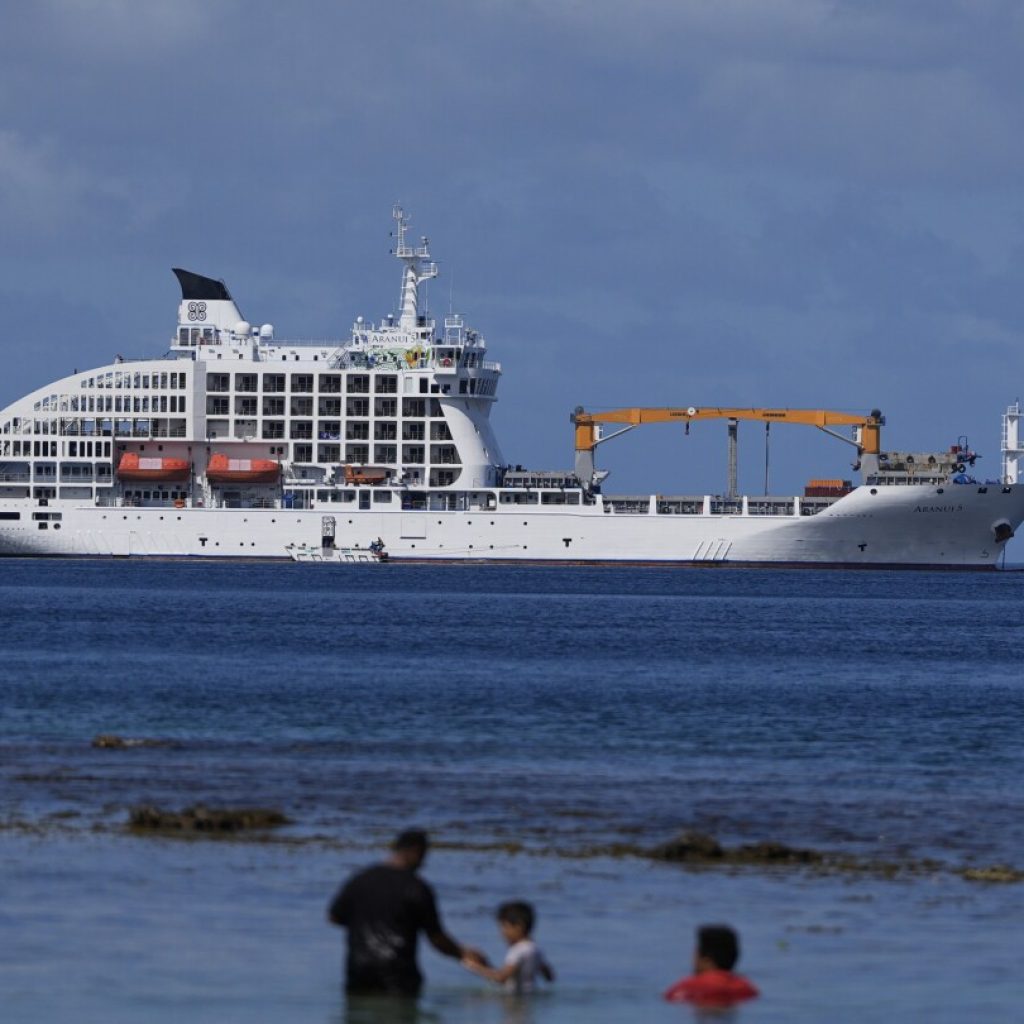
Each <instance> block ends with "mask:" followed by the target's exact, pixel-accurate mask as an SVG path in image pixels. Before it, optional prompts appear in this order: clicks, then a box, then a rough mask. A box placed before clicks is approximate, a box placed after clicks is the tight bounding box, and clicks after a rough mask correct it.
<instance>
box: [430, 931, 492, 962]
mask: <svg viewBox="0 0 1024 1024" xmlns="http://www.w3.org/2000/svg"><path fill="white" fill-rule="evenodd" d="M427 938H428V939H429V940H430V944H431V945H432V946H433V947H434V949H436V950H437V951H438V953H442V954H443V955H444V956H450V957H453V958H454V959H455V960H467V961H471V962H472V963H475V964H484V965H486V963H487V957H485V956H484V955H483V953H481V952H480V950H478V949H473V947H472V946H460V945H459V943H457V942H456V941H455V940H454V939H453V938H452V937H451V936H450V935H449V934H448V933H447V932H446V931H445V930H444V929H443V928H441V927H438V928H437V929H436V930H434V931H428V932H427Z"/></svg>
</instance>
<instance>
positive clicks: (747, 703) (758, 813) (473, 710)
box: [0, 560, 1024, 1024]
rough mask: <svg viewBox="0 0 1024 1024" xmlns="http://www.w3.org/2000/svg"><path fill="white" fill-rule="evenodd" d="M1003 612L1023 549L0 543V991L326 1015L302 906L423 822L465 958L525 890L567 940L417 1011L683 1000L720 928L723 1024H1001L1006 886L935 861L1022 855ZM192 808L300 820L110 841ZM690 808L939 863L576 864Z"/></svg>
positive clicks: (541, 1011)
mask: <svg viewBox="0 0 1024 1024" xmlns="http://www.w3.org/2000/svg"><path fill="white" fill-rule="evenodd" d="M1022 612H1024V574H1018V573H1005V574H978V575H974V574H941V573H882V572H879V573H873V572H872V573H839V572H829V573H819V572H809V571H808V572H757V571H717V570H711V571H699V570H698V571H685V570H683V571H681V570H653V569H644V570H638V569H628V570H615V569H603V568H602V569H564V568H558V569H543V568H536V567H530V568H522V569H517V568H506V567H501V568H498V567H414V566H397V565H396V566H350V567H333V566H315V565H313V566H303V565H295V566H293V565H268V564H259V563H255V564H240V565H226V566H218V565H195V564H191V563H165V562H151V563H143V564H136V563H127V562H125V563H121V562H118V563H114V562H110V563H102V562H73V561H70V562H45V561H31V560H24V561H21V560H5V561H4V562H2V563H0V650H2V652H3V653H2V660H0V821H2V822H6V824H7V828H6V829H5V830H4V831H2V832H0V871H2V875H0V877H3V878H4V880H5V883H6V884H5V885H4V890H5V900H4V901H3V907H2V909H0V981H2V983H3V987H4V990H5V992H9V993H14V994H13V995H12V996H11V997H10V998H9V999H8V1001H7V1007H8V1010H9V1011H10V1012H13V1013H14V1016H13V1017H12V1016H8V1015H7V1013H6V1012H5V1019H9V1020H19V1021H20V1020H25V1021H30V1020H52V1021H63V1020H72V1019H74V1020H76V1021H81V1020H110V1021H112V1020H126V1021H127V1020H139V1019H147V1020H157V1021H171V1020H181V1019H185V1018H188V1019H190V1020H207V1019H208V1020H218V1021H225V1020H236V1019H237V1020H242V1019H245V1020H246V1021H247V1022H253V1021H277V1020H280V1021H286V1020H288V1021H291V1020H313V1021H318V1022H320V1021H323V1022H333V1024H340V1022H341V1021H344V1020H345V1019H346V1013H347V1011H346V1009H345V1007H344V1005H343V1002H342V1000H341V997H340V995H339V993H338V985H337V982H338V960H339V956H340V948H341V946H340V936H339V935H338V934H335V933H332V931H331V930H329V929H328V928H327V926H326V925H324V924H323V923H322V915H323V907H324V904H325V903H326V900H327V898H328V897H329V895H330V893H331V891H332V889H333V888H334V886H336V884H337V883H338V881H339V880H340V878H341V877H342V876H343V875H344V873H345V872H346V871H347V870H350V869H351V868H353V867H355V866H358V865H360V864H362V863H365V862H367V861H368V860H371V859H373V857H374V856H376V853H375V848H376V847H377V846H379V844H380V843H381V842H382V841H385V840H386V839H387V838H388V837H389V836H390V835H391V833H392V832H393V831H394V830H395V829H396V828H398V827H400V826H403V825H406V824H409V823H418V824H422V825H424V826H426V827H428V828H429V829H430V830H431V831H432V833H433V834H434V835H435V836H436V838H437V839H438V840H439V841H440V842H441V843H442V844H443V845H442V846H441V847H440V848H439V849H438V850H437V851H436V852H435V854H434V855H433V857H432V859H431V862H430V863H429V865H428V871H427V876H428V878H430V880H431V881H433V882H434V883H435V884H436V885H437V887H438V890H439V894H440V897H441V901H442V906H443V908H444V909H445V912H446V915H447V918H448V922H449V924H450V926H451V928H452V930H453V931H454V932H455V933H456V935H457V936H458V937H459V938H460V939H463V940H464V941H472V942H475V943H478V944H481V945H484V946H486V947H487V948H488V949H489V951H490V953H491V955H492V956H497V955H498V954H499V952H500V950H499V945H498V942H497V933H496V930H495V929H494V926H493V924H492V922H491V921H490V914H491V911H492V908H493V905H494V904H495V903H496V902H497V901H499V900H501V899H504V898H508V897H510V896H524V897H527V898H530V899H532V900H534V902H535V903H536V904H537V905H538V908H539V911H540V919H541V924H540V929H539V932H538V938H539V940H540V941H541V943H542V945H544V946H545V947H546V948H547V951H548V954H549V956H550V957H551V959H552V960H553V961H554V962H555V963H556V966H558V967H559V968H561V970H560V979H559V982H558V984H557V986H556V987H555V990H554V991H553V992H552V993H550V994H548V995H547V996H546V997H544V998H543V999H539V1000H536V1001H535V1002H534V1003H533V1004H532V1005H529V1006H526V1007H523V1006H521V1005H516V1004H508V1003H506V1002H505V1001H504V1000H503V999H502V998H501V997H497V996H494V995H493V994H492V993H488V992H486V991H485V990H484V989H483V988H482V985H481V983H480V982H479V981H478V980H477V979H475V978H474V977H472V976H470V975H468V974H465V973H464V972H462V971H461V970H460V969H459V968H458V967H457V965H454V964H452V963H450V962H448V961H443V960H441V959H440V958H439V957H436V956H434V955H433V954H432V953H427V954H425V956H424V964H425V967H426V971H427V974H428V977H429V979H430V984H429V988H428V995H427V997H426V999H425V1000H424V1004H423V1012H424V1013H425V1014H426V1015H427V1016H426V1017H425V1018H424V1019H429V1020H439V1021H445V1022H451V1024H462V1022H475V1021H492V1020H493V1021H502V1022H505V1021H524V1022H533V1021H536V1022H537V1024H562V1022H566V1021H574V1020H588V1021H589V1020H593V1021H598V1020H608V1021H617V1020H636V1019H638V1018H639V1019H644V1020H648V1019H649V1020H669V1019H671V1020H678V1019H679V1018H680V1017H681V1016H682V1017H684V1018H686V1019H691V1018H692V1017H693V1014H692V1012H690V1011H688V1010H683V1009H680V1008H678V1007H665V1006H662V1005H660V1004H659V1003H658V1001H657V998H656V996H657V993H658V991H659V990H660V989H661V988H663V987H665V986H666V985H667V984H668V983H669V982H671V981H672V980H674V979H675V978H676V977H677V976H678V975H679V974H681V973H682V972H683V970H684V968H685V966H686V963H687V961H688V959H689V955H690V954H689V946H690V943H691V935H692V931H693V928H694V927H695V925H696V924H698V923H700V922H701V921H704V920H708V919H724V920H729V921H731V922H733V923H735V924H736V925H737V926H738V927H739V928H740V929H741V932H742V935H743V938H744V945H745V952H744V957H743V962H742V965H741V966H743V967H744V968H745V969H746V971H747V972H748V973H749V974H751V976H753V977H754V979H755V980H756V981H757V982H758V983H759V984H760V985H761V987H762V988H763V989H764V991H765V997H764V998H763V999H762V1000H760V1001H759V1002H758V1003H756V1004H750V1005H748V1006H746V1007H744V1008H742V1009H741V1010H740V1011H738V1013H737V1015H736V1016H737V1019H743V1020H749V1021H751V1022H754V1021H769V1020H771V1021H817V1020H830V1021H839V1020H849V1021H863V1020H894V1021H896V1020H899V1021H903V1020H914V1019H922V1016H924V1017H927V1019H930V1020H950V1021H957V1020H984V1021H993V1022H995V1021H1004V1020H1005V1021H1010V1020H1018V1019H1020V1013H1021V1010H1020V999H1021V997H1022V992H1021V989H1020V985H1019V981H1018V980H1017V972H1018V969H1019V964H1018V963H1017V961H1018V956H1017V954H1016V953H1015V952H1013V950H1015V949H1016V948H1017V946H1018V943H1019V939H1020V935H1021V933H1022V927H1021V926H1022V917H1021V912H1022V910H1024V893H1022V890H1024V887H1022V886H984V885H979V884H977V883H975V884H971V883H967V882H965V881H963V880H962V879H961V878H959V877H958V876H956V875H955V874H954V873H953V872H954V869H956V868H960V867H963V866H965V865H971V864H973V865H988V864H993V863H998V862H1003V863H1011V864H1016V865H1017V866H1024V795H1022V791H1021V787H1020V784H1019V780H1020V778H1021V777H1022V775H1024V749H1022V744H1021V742H1020V736H1021V725H1022V723H1024V683H1022V681H1021V673H1020V670H1019V653H1020V649H1021V640H1022V638H1024V614H1022ZM97 733H118V734H121V735H124V736H132V737H147V738H156V739H161V740H168V741H173V742H172V743H171V745H169V746H166V747H152V748H150V747H147V748H139V749H132V750H97V749H93V748H92V747H91V746H90V740H91V739H92V737H93V736H95V735H96V734H97ZM197 801H205V802H207V803H210V804H238V803H246V804H252V803H258V804H262V805H270V806H275V807H279V808H281V809H282V810H284V811H285V812H286V813H287V814H288V816H289V818H290V819H291V820H292V822H293V824H292V825H290V826H289V827H288V828H287V829H286V830H285V831H284V833H283V836H282V838H284V839H288V840H293V841H294V843H293V844H292V845H283V844H277V845H267V844H256V843H239V842H227V843H224V842H215V843H210V842H176V841H173V840H158V839H157V840H154V839H136V838H131V837H128V836H125V835H122V834H121V832H120V829H121V825H122V824H123V822H124V821H125V820H126V817H127V811H128V808H129V807H131V806H132V805H134V804H138V803H151V804H157V805H160V806H165V807H170V808H180V807H183V806H186V805H187V804H190V803H194V802H197ZM684 827H695V828H699V829H702V830H705V831H709V832H713V833H714V834H715V835H717V836H718V837H719V838H720V839H722V840H723V841H724V842H728V843H732V842H743V841H756V840H763V839H771V840H780V841H783V842H787V843H792V844H800V845H808V846H813V847H816V848H819V849H824V850H834V851H844V852H849V853H855V854H857V855H859V856H862V857H870V858H876V859H884V860H888V861H894V862H905V861H909V860H917V859H920V858H925V857H927V858H934V859H936V860H938V861H939V862H941V863H942V864H943V865H945V866H947V867H948V869H949V870H945V871H937V872H933V873H931V874H928V875H925V876H920V877H918V876H913V877H907V878H901V879H898V880H896V881H886V880H884V879H881V878H878V877H872V876H860V875H858V876H855V877H844V878H839V877H820V876H812V875H807V874H806V873H800V872H795V871H792V870H775V871H760V872H750V871H747V872H725V871H721V870H717V871H705V872H698V873H694V872H687V871H683V870H681V869H679V868H676V867H671V866H658V865H651V864H650V863H649V862H647V861H646V860H643V859H641V858H622V859H608V858H605V857H594V856H586V855H587V854H591V853H594V852H595V851H599V850H600V849H601V848H602V847H607V845H608V844H610V843H629V844H633V845H636V846H646V845H650V844H653V843H656V842H659V841H661V840H663V839H665V838H668V837H669V836H671V835H672V834H674V833H675V832H677V831H678V830H679V829H681V828H684ZM317 837H322V839H318V838H317ZM511 843H516V844H520V845H521V846H523V847H525V849H526V851H527V852H525V853H520V854H518V855H510V854H508V853H504V852H500V849H503V848H507V847H508V844H511ZM488 847H491V848H498V852H495V849H485V848H488ZM925 1010H926V1011H927V1012H926V1013H925V1012H923V1011H925ZM687 1015H688V1016H687Z"/></svg>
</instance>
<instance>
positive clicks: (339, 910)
mask: <svg viewBox="0 0 1024 1024" xmlns="http://www.w3.org/2000/svg"><path fill="white" fill-rule="evenodd" d="M349 890H350V885H347V884H346V885H343V886H342V887H341V888H340V889H339V890H338V892H337V895H335V897H334V899H333V900H331V905H330V906H329V907H328V908H327V920H328V921H330V922H331V924H336V925H339V926H340V927H342V928H345V927H347V925H348V922H349V914H350V911H351V909H352V896H351V893H350V891H349Z"/></svg>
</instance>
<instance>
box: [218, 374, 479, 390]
mask: <svg viewBox="0 0 1024 1024" xmlns="http://www.w3.org/2000/svg"><path fill="white" fill-rule="evenodd" d="M415 381H416V383H415V384H414V379H413V378H411V377H407V378H406V379H405V390H406V391H412V390H417V391H419V393H420V394H423V395H426V394H430V393H433V394H437V393H439V392H441V391H444V393H445V394H447V393H448V391H449V387H448V385H444V386H443V387H442V386H441V385H438V384H432V383H431V382H430V379H429V378H428V377H418V378H415ZM343 383H344V388H343V387H342V384H343ZM314 384H315V385H316V392H315V393H316V394H318V395H340V394H341V393H342V392H343V391H344V393H345V394H348V395H369V394H371V391H372V393H373V394H376V395H397V394H398V376H397V375H396V374H393V373H375V374H366V373H346V374H342V373H321V374H319V375H316V374H312V373H293V374H283V373H266V374H263V375H262V377H261V376H260V375H259V374H256V373H236V374H234V375H232V374H230V373H208V374H207V375H206V390H207V393H212V394H223V393H225V392H230V391H232V390H233V391H234V392H235V393H236V394H257V393H260V392H262V394H264V395H271V394H290V395H312V394H314ZM232 385H233V386H232ZM496 388H497V379H496V378H486V379H478V378H476V377H473V378H471V379H469V380H467V379H465V378H463V379H461V380H460V381H459V394H460V395H493V394H494V392H495V390H496Z"/></svg>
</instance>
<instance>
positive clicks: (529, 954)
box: [462, 900, 555, 995]
mask: <svg viewBox="0 0 1024 1024" xmlns="http://www.w3.org/2000/svg"><path fill="white" fill-rule="evenodd" d="M496 916H497V919H498V929H499V931H500V932H501V935H502V938H504V940H505V941H506V942H507V943H508V952H507V953H506V954H505V963H504V965H503V966H502V967H497V968H496V967H485V966H483V965H482V964H478V963H475V962H472V961H469V960H463V961H462V965H463V966H464V967H468V968H469V970H471V971H473V972H474V973H475V974H479V975H480V976H481V977H482V978H487V979H488V980H489V981H493V982H495V983H496V984H498V985H503V986H504V987H505V991H507V992H513V993H515V994H517V995H522V994H524V993H527V992H532V991H533V990H534V988H535V987H536V981H537V975H538V974H539V975H540V976H541V977H542V978H544V980H545V981H554V980H555V972H554V971H553V970H552V969H551V965H550V964H549V963H548V962H547V960H545V959H544V954H543V953H542V952H541V951H540V949H538V947H537V943H535V942H534V941H533V939H531V938H530V933H531V932H532V931H533V922H534V920H535V915H534V912H533V907H532V906H531V905H530V904H529V903H524V902H522V901H520V900H515V901H513V902H511V903H502V905H501V906H500V907H498V913H497V915H496Z"/></svg>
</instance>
